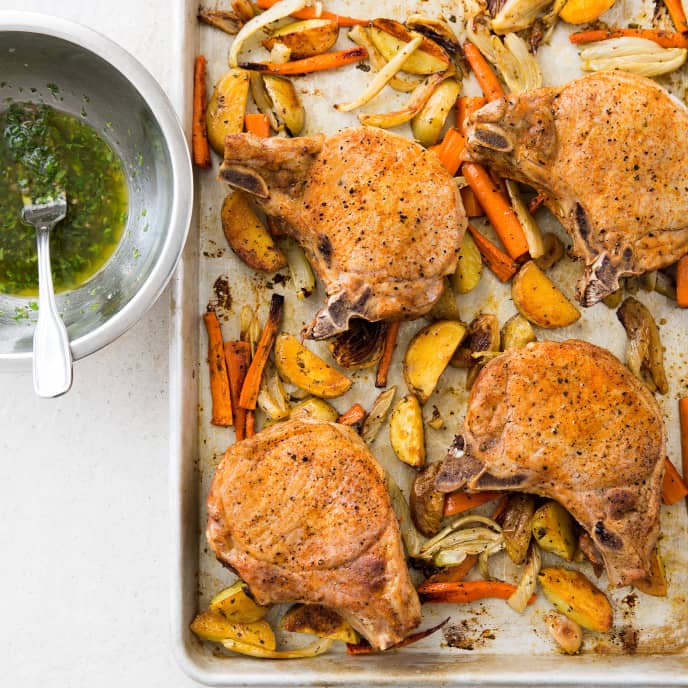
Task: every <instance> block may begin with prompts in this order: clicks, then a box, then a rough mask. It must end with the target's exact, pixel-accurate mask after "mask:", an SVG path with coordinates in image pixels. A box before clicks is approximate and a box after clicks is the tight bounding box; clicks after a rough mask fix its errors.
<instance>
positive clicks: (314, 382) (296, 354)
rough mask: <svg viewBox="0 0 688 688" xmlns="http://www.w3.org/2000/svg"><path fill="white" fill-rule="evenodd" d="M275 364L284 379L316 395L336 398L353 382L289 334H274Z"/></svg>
mask: <svg viewBox="0 0 688 688" xmlns="http://www.w3.org/2000/svg"><path fill="white" fill-rule="evenodd" d="M275 365H276V366H277V372H278V373H279V374H280V376H281V377H282V378H283V379H285V380H287V382H291V383H292V384H293V385H296V386H297V387H301V389H305V390H306V391H307V392H310V393H311V394H313V395H315V396H316V397H323V398H325V399H330V398H332V397H338V396H340V395H342V394H344V392H347V391H348V390H349V388H350V387H351V385H352V382H351V380H350V379H349V378H348V377H346V375H342V373H340V372H339V371H337V370H335V369H334V368H333V367H332V366H330V365H328V364H327V363H325V361H323V360H322V358H320V356H317V355H316V354H314V353H313V352H312V351H311V350H310V349H307V348H306V347H305V346H304V345H303V344H301V342H300V341H299V340H298V339H297V338H296V337H294V336H293V335H290V334H285V333H282V334H280V335H278V337H277V341H276V342H275Z"/></svg>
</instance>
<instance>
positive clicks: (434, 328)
mask: <svg viewBox="0 0 688 688" xmlns="http://www.w3.org/2000/svg"><path fill="white" fill-rule="evenodd" d="M465 334H466V327H465V325H464V324H463V323H460V322H457V321H455V320H438V321H437V322H434V323H432V324H431V325H428V326H427V327H424V328H423V329H422V330H420V332H418V333H417V334H416V336H415V337H414V338H413V339H412V340H411V343H410V344H409V346H408V349H407V350H406V355H405V356H404V379H405V380H406V384H407V385H408V388H409V390H410V391H412V392H413V393H414V394H415V395H416V396H417V397H418V401H419V402H420V403H421V404H424V403H425V402H426V401H427V400H428V399H429V398H430V395H431V394H432V393H433V391H434V389H435V387H436V386H437V381H438V380H439V379H440V375H442V371H443V370H444V369H445V368H446V367H447V364H448V363H449V361H450V360H451V357H452V354H453V353H454V351H455V350H456V347H457V346H458V345H459V344H460V343H461V341H462V340H463V338H464V336H465Z"/></svg>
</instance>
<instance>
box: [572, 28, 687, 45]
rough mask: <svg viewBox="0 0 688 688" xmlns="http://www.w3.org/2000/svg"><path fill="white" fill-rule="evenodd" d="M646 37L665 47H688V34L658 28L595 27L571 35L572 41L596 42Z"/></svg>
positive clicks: (577, 42)
mask: <svg viewBox="0 0 688 688" xmlns="http://www.w3.org/2000/svg"><path fill="white" fill-rule="evenodd" d="M624 36H631V37H633V38H645V39H647V40H649V41H654V42H655V43H658V44H659V45H661V46H662V47H663V48H688V36H684V35H683V34H681V33H674V32H672V31H659V30H656V29H594V30H593V31H579V32H578V33H572V34H571V35H570V36H569V40H570V41H571V43H576V44H580V43H596V42H597V41H605V40H607V39H608V38H623V37H624Z"/></svg>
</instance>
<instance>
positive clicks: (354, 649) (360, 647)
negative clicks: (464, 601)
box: [346, 617, 449, 655]
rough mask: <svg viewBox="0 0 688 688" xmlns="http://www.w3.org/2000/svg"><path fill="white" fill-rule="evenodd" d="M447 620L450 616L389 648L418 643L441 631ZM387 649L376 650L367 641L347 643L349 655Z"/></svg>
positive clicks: (396, 648)
mask: <svg viewBox="0 0 688 688" xmlns="http://www.w3.org/2000/svg"><path fill="white" fill-rule="evenodd" d="M447 621H449V617H447V618H446V619H445V620H444V621H442V622H440V623H438V624H437V626H433V627H432V628H426V629H425V630H424V631H416V633H411V635H408V636H406V637H405V638H404V639H403V640H400V641H399V642H398V643H395V644H394V645H392V646H391V647H388V648H387V650H398V649H399V648H400V647H406V646H407V645H411V643H417V642H418V641H419V640H422V639H423V638H427V637H428V636H429V635H432V634H433V633H435V631H439V629H440V628H442V626H444V624H446V623H447ZM387 650H376V649H375V648H373V647H371V646H370V644H369V643H368V642H367V641H363V642H360V643H347V644H346V654H347V655H372V654H374V653H376V652H386V651H387Z"/></svg>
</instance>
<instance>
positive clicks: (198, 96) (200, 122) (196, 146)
mask: <svg viewBox="0 0 688 688" xmlns="http://www.w3.org/2000/svg"><path fill="white" fill-rule="evenodd" d="M207 64H208V61H207V60H206V59H205V56H204V55H199V56H198V57H197V58H196V61H195V63H194V80H193V124H192V131H191V150H192V153H193V161H194V164H196V165H198V167H210V147H209V145H208V131H207V129H206V123H205V104H206V97H207V94H206V89H205V78H206V67H207Z"/></svg>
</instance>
